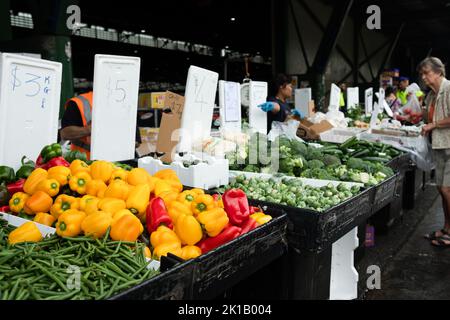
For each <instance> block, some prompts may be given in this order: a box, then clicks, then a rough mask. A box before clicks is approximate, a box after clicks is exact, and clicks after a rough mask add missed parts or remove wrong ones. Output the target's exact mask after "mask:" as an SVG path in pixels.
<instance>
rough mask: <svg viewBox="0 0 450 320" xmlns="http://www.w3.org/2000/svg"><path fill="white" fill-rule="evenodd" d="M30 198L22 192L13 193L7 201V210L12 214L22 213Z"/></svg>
mask: <svg viewBox="0 0 450 320" xmlns="http://www.w3.org/2000/svg"><path fill="white" fill-rule="evenodd" d="M29 197H30V196H29V195H28V194H26V193H24V192H17V193H14V194H13V196H12V198H11V199H10V200H9V208H10V209H11V211H12V212H15V213H23V212H24V206H25V203H26V202H27V200H28V198H29Z"/></svg>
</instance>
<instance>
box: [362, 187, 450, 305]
mask: <svg viewBox="0 0 450 320" xmlns="http://www.w3.org/2000/svg"><path fill="white" fill-rule="evenodd" d="M407 215H410V216H408V217H405V221H404V222H403V223H401V224H399V225H398V226H396V227H395V228H394V229H393V230H392V232H391V233H390V234H389V235H387V236H385V237H380V239H379V242H381V241H382V242H384V243H387V242H390V245H389V246H388V248H390V249H387V250H386V251H384V253H380V252H379V253H378V257H377V259H386V262H385V264H384V265H383V264H381V265H380V266H381V270H382V277H381V290H375V291H370V292H368V293H367V295H366V297H365V298H366V299H377V300H378V299H388V300H389V299H397V300H398V299H401V300H405V299H408V300H409V299H433V300H434V299H439V300H440V299H450V250H449V249H441V248H435V247H433V246H431V245H430V243H429V242H428V241H427V240H425V239H424V238H423V235H424V234H426V233H428V232H430V231H431V230H438V229H440V228H441V227H442V225H443V222H442V221H443V214H442V205H441V200H440V198H439V197H438V196H437V192H436V191H435V189H434V187H432V186H429V187H428V188H427V190H426V192H425V193H424V194H423V196H421V197H420V203H418V206H417V210H416V211H415V212H408V213H407ZM402 231H403V233H404V238H403V239H402V238H400V237H399V236H398V233H399V232H402ZM383 238H384V239H383ZM395 242H396V243H395ZM378 245H380V243H379V244H378ZM396 245H397V248H395V247H396ZM368 256H369V257H370V254H369V255H368ZM364 260H367V257H365V258H364ZM365 263H367V264H368V265H370V261H365ZM361 279H362V280H363V281H364V283H365V279H366V276H365V275H363V276H362V277H361Z"/></svg>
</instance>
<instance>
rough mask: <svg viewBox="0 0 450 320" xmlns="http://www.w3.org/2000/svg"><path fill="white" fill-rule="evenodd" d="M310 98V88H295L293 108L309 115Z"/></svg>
mask: <svg viewBox="0 0 450 320" xmlns="http://www.w3.org/2000/svg"><path fill="white" fill-rule="evenodd" d="M311 100H312V90H311V88H304V89H296V90H295V109H297V110H298V111H300V112H301V113H302V114H304V115H305V116H307V117H309V116H310V114H309V102H310V101H311Z"/></svg>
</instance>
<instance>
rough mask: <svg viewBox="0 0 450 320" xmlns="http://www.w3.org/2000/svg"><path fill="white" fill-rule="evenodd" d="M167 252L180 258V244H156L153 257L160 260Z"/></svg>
mask: <svg viewBox="0 0 450 320" xmlns="http://www.w3.org/2000/svg"><path fill="white" fill-rule="evenodd" d="M168 253H171V254H173V255H176V256H177V257H180V258H181V253H182V251H181V244H179V243H175V242H172V243H164V244H161V245H159V246H157V247H156V248H155V249H153V259H155V260H160V259H161V257H162V256H167V254H168Z"/></svg>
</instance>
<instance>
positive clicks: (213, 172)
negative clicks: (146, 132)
mask: <svg viewBox="0 0 450 320" xmlns="http://www.w3.org/2000/svg"><path fill="white" fill-rule="evenodd" d="M193 160H200V161H202V160H203V161H206V162H207V163H199V164H197V165H193V166H190V167H189V168H185V167H184V166H183V161H193ZM138 166H139V168H144V169H145V170H147V172H148V173H150V174H151V175H154V174H155V173H157V172H158V171H161V170H165V169H172V170H174V171H175V172H176V174H177V176H178V178H179V179H180V181H181V183H182V184H183V185H184V186H187V187H192V188H200V189H205V190H209V189H213V188H218V187H220V186H224V185H228V184H229V172H230V171H229V162H228V160H227V159H217V158H214V157H211V156H208V155H205V154H202V156H201V157H200V156H197V155H193V154H188V155H185V156H183V157H180V156H176V157H175V161H173V162H172V163H171V164H170V165H166V164H164V163H162V161H161V160H158V159H155V158H152V157H144V158H141V159H139V162H138Z"/></svg>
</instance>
